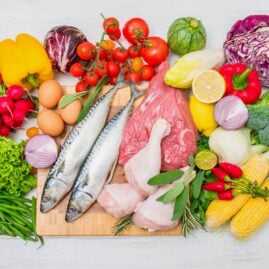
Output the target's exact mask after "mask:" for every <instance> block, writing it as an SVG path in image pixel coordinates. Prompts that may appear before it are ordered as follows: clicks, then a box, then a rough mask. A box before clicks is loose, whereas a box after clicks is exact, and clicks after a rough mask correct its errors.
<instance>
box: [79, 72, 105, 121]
mask: <svg viewBox="0 0 269 269" xmlns="http://www.w3.org/2000/svg"><path fill="white" fill-rule="evenodd" d="M105 80H106V76H103V77H102V78H101V79H100V80H99V81H98V83H97V85H96V87H95V88H93V89H92V90H91V94H90V95H89V97H88V99H87V101H86V103H85V104H84V106H83V108H82V110H81V111H80V113H79V115H78V122H80V121H82V120H83V119H84V118H85V117H86V115H87V113H88V111H89V109H90V107H91V106H92V104H93V102H94V100H95V99H96V97H97V96H98V94H99V93H100V91H101V90H102V89H103V86H104V83H105Z"/></svg>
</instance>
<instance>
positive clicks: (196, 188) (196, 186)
mask: <svg viewBox="0 0 269 269" xmlns="http://www.w3.org/2000/svg"><path fill="white" fill-rule="evenodd" d="M204 178H205V177H204V171H202V170H200V171H199V172H198V173H196V177H195V178H194V180H193V181H192V182H191V197H193V198H194V199H197V198H198V197H199V195H200V192H201V187H202V184H203V181H204Z"/></svg>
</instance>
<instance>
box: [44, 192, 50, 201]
mask: <svg viewBox="0 0 269 269" xmlns="http://www.w3.org/2000/svg"><path fill="white" fill-rule="evenodd" d="M49 200H50V195H49V194H45V195H44V196H43V199H42V201H43V202H44V203H46V202H48V201H49Z"/></svg>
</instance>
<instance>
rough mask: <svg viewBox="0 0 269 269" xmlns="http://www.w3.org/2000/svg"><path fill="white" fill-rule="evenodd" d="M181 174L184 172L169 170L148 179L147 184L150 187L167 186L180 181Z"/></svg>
mask: <svg viewBox="0 0 269 269" xmlns="http://www.w3.org/2000/svg"><path fill="white" fill-rule="evenodd" d="M183 174H184V172H183V171H181V170H171V171H168V172H164V173H161V174H159V175H157V176H155V177H152V178H151V179H149V181H148V184H149V185H152V186H155V185H165V184H169V183H171V182H173V181H175V180H178V179H180V178H181V177H182V176H183Z"/></svg>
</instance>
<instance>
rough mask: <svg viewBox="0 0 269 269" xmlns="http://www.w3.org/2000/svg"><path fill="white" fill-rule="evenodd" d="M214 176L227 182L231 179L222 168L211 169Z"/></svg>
mask: <svg viewBox="0 0 269 269" xmlns="http://www.w3.org/2000/svg"><path fill="white" fill-rule="evenodd" d="M211 171H212V173H213V175H214V176H215V177H216V178H217V179H218V180H220V181H226V180H227V179H229V176H228V174H227V173H226V172H224V171H223V170H222V169H221V168H218V167H214V168H212V169H211Z"/></svg>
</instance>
